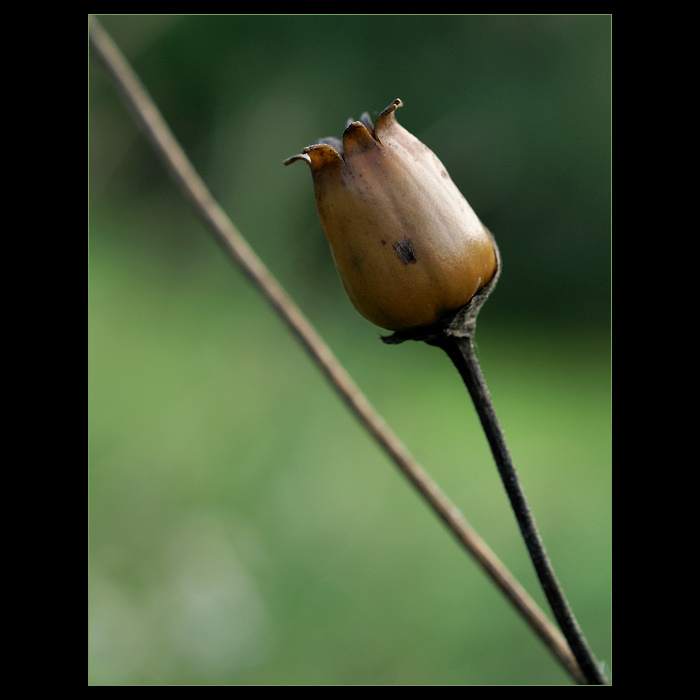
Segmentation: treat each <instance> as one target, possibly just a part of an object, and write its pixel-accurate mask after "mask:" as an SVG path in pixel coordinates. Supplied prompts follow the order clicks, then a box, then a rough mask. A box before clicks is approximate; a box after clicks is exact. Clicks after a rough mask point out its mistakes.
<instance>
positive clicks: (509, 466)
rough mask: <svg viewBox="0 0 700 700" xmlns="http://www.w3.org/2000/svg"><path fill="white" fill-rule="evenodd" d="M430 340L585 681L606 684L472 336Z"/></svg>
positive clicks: (606, 681)
mask: <svg viewBox="0 0 700 700" xmlns="http://www.w3.org/2000/svg"><path fill="white" fill-rule="evenodd" d="M431 344H433V345H438V346H439V347H441V348H442V349H443V350H444V351H445V352H446V353H447V355H448V356H449V357H450V359H451V360H452V362H453V363H454V365H455V366H456V368H457V370H458V371H459V373H460V375H461V376H462V379H463V380H464V383H465V384H466V386H467V389H468V390H469V394H470V396H471V398H472V401H473V402H474V406H475V407H476V410H477V413H478V414H479V419H480V420H481V425H482V427H483V429H484V432H485V433H486V437H487V439H488V442H489V445H490V446H491V451H492V452H493V456H494V458H495V460H496V465H497V466H498V471H499V473H500V475H501V479H502V481H503V485H504V486H505V489H506V493H507V494H508V498H509V499H510V503H511V506H512V508H513V511H514V512H515V517H516V519H517V521H518V525H519V527H520V531H521V532H522V535H523V539H524V540H525V544H526V546H527V549H528V552H529V554H530V558H531V559H532V563H533V564H534V567H535V571H536V572H537V576H538V578H539V580H540V584H541V585H542V588H543V590H544V593H545V595H546V596H547V600H548V601H549V604H550V606H551V608H552V612H553V613H554V616H555V618H556V620H557V622H558V623H559V627H560V628H561V631H562V633H563V634H564V637H565V638H566V640H567V642H568V644H569V646H570V648H571V651H572V652H573V654H574V657H575V658H576V661H577V662H578V664H579V667H580V668H581V671H582V673H583V674H584V676H585V678H586V681H587V682H588V683H589V684H591V685H607V684H608V680H607V678H606V677H605V676H604V675H603V674H602V673H601V671H600V668H599V667H598V664H597V662H596V660H595V658H594V656H593V654H592V653H591V650H590V649H589V647H588V644H587V642H586V639H585V637H584V636H583V633H582V632H581V629H580V628H579V626H578V623H577V622H576V619H575V617H574V615H573V613H572V612H571V609H570V608H569V604H568V603H567V601H566V598H565V597H564V593H563V591H562V590H561V587H560V586H559V583H558V582H557V579H556V576H555V575H554V570H553V569H552V565H551V563H550V561H549V557H548V556H547V553H546V551H545V548H544V545H543V543H542V538H541V537H540V534H539V532H538V530H537V526H536V524H535V519H534V517H533V516H532V513H531V511H530V507H529V506H528V503H527V500H526V499H525V494H524V492H523V489H522V486H521V484H520V479H519V477H518V474H517V472H516V471H515V466H514V465H513V460H512V458H511V455H510V450H509V449H508V445H507V444H506V440H505V436H504V435H503V430H502V429H501V425H500V422H499V420H498V417H497V415H496V411H495V409H494V406H493V402H492V400H491V396H490V394H489V391H488V388H487V386H486V382H485V380H484V377H483V374H482V372H481V367H480V365H479V361H478V359H477V357H476V354H475V352H474V345H473V342H472V338H471V337H452V336H448V335H443V336H442V337H441V338H440V339H439V340H434V341H433V342H432V343H431Z"/></svg>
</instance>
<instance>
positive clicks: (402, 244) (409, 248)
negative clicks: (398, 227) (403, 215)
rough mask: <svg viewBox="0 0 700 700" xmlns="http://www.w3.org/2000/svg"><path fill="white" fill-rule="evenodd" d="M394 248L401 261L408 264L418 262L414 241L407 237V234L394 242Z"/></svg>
mask: <svg viewBox="0 0 700 700" xmlns="http://www.w3.org/2000/svg"><path fill="white" fill-rule="evenodd" d="M394 250H395V251H396V254H397V255H398V256H399V258H400V259H401V261H402V262H404V263H405V264H406V265H408V263H416V262H418V259H417V258H416V253H415V251H414V250H413V242H412V241H411V239H410V238H406V236H404V237H403V238H402V239H401V240H400V241H396V243H394Z"/></svg>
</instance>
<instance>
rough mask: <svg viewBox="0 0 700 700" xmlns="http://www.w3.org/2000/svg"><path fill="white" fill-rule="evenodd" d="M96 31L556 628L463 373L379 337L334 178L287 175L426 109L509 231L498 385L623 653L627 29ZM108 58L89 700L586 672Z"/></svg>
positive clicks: (94, 128) (588, 622)
mask: <svg viewBox="0 0 700 700" xmlns="http://www.w3.org/2000/svg"><path fill="white" fill-rule="evenodd" d="M99 18H100V20H101V22H102V24H103V26H104V28H105V29H106V30H107V31H108V32H109V33H110V34H111V36H112V38H113V39H114V40H115V41H116V43H117V44H118V45H119V46H120V47H121V49H122V50H123V51H124V53H125V55H126V56H127V58H128V59H129V61H130V62H131V63H132V65H133V67H134V68H135V69H136V71H137V72H138V74H139V75H140V77H141V79H142V80H143V82H144V84H145V85H146V87H147V88H148V90H149V91H150V93H151V95H152V97H153V98H154V99H155V101H156V103H157V104H158V105H159V107H160V109H161V111H162V113H163V115H164V116H165V118H166V120H167V121H168V122H169V124H170V126H171V127H172V129H173V131H174V133H175V135H176V137H177V138H178V139H179V140H180V142H181V144H182V145H183V147H184V148H185V150H186V152H187V153H188V155H189V156H190V158H191V159H192V161H193V163H194V165H195V167H196V168H197V169H198V170H199V172H200V173H201V174H202V176H203V177H204V179H205V180H206V182H207V183H208V185H209V186H210V188H211V190H212V192H213V193H214V195H215V197H217V199H218V200H219V202H220V203H221V204H222V206H223V207H224V209H225V210H226V211H227V212H228V213H229V214H230V216H231V218H232V219H233V221H234V222H235V224H236V225H237V226H238V228H239V229H240V230H241V232H242V233H243V234H244V235H245V236H246V238H247V240H248V242H249V243H250V245H251V246H252V247H253V248H254V249H255V251H256V252H257V253H258V254H259V255H260V257H261V258H262V259H263V260H264V261H265V263H266V264H267V266H268V267H269V268H270V270H271V271H272V272H273V273H274V274H275V275H276V276H277V278H278V279H279V280H280V282H281V283H282V284H283V285H284V286H285V287H286V289H287V290H288V291H289V293H290V294H291V295H292V296H293V297H294V299H295V300H296V301H297V303H298V304H299V305H300V307H301V308H302V310H303V311H304V312H305V313H306V314H307V316H308V317H309V318H310V320H311V321H312V322H313V323H314V324H315V326H316V327H317V329H318V331H319V332H320V334H321V335H322V336H323V337H324V338H325V340H326V341H327V342H328V343H329V345H330V346H331V348H332V349H333V351H334V352H335V353H336V355H337V356H338V357H339V358H340V360H341V361H342V362H343V364H344V365H345V367H346V368H347V370H348V371H349V372H350V374H351V375H352V376H353V377H354V378H355V380H356V381H357V382H358V383H359V385H360V386H361V387H362V389H363V390H364V391H365V392H366V394H367V395H368V397H369V398H370V400H371V401H372V402H373V403H374V405H375V406H376V408H377V409H378V411H379V412H380V413H381V414H382V416H383V417H384V418H385V419H386V420H387V422H388V423H389V425H391V426H392V428H393V429H394V430H395V432H396V433H397V434H398V435H399V436H400V437H401V439H402V440H403V441H404V442H405V443H406V445H407V446H408V447H409V449H410V450H411V451H412V452H413V453H414V455H415V456H416V457H417V458H418V459H419V460H420V461H421V463H422V464H423V466H424V467H425V468H426V469H427V471H428V472H429V473H430V474H431V475H432V477H433V478H434V479H435V480H436V481H437V483H438V484H439V485H440V486H441V487H442V488H443V490H444V491H446V493H447V494H448V495H449V497H450V498H451V499H452V500H453V501H454V502H455V503H456V504H457V505H458V507H459V508H460V509H461V510H462V512H463V513H464V515H465V517H466V518H467V520H469V522H470V523H471V524H472V525H473V526H474V527H475V528H476V529H477V530H478V531H479V533H480V534H481V535H482V536H483V537H484V538H485V539H486V540H487V542H488V543H489V544H490V546H491V547H492V548H493V549H494V550H495V552H496V553H497V554H498V555H499V557H500V558H501V559H502V560H503V561H504V563H505V564H506V565H507V566H508V567H509V568H510V570H511V571H512V573H513V574H514V575H515V576H516V577H517V578H518V579H519V580H520V582H521V583H522V584H523V585H524V586H525V587H526V588H527V589H528V590H529V591H530V593H531V594H532V595H533V597H534V598H535V599H536V600H537V601H538V602H539V603H540V604H541V605H542V606H543V607H545V609H546V603H545V602H544V598H543V596H542V594H540V593H539V590H538V586H537V583H536V581H535V576H534V573H533V572H532V567H531V565H530V562H529V559H528V558H527V555H526V552H525V548H524V545H523V543H522V541H521V539H520V537H519V533H518V531H517V527H516V524H515V521H514V518H513V516H512V514H511V512H510V510H509V507H508V505H507V499H506V496H505V493H504V491H503V488H502V486H501V484H500V482H499V479H498V476H497V473H496V469H495V466H494V464H493V462H492V459H491V457H490V453H489V451H488V447H487V444H486V440H485V438H484V436H483V434H482V433H481V431H480V428H479V425H478V419H477V417H476V414H475V413H474V410H473V407H472V406H471V404H470V402H469V399H468V396H467V393H466V390H465V389H464V387H463V385H462V384H461V383H460V380H459V378H458V376H457V374H456V372H455V370H454V369H453V368H452V366H451V365H450V364H449V362H448V360H447V359H446V357H445V356H444V355H443V354H442V353H440V352H439V351H438V350H436V349H433V348H430V347H427V346H423V344H419V343H406V344H404V345H401V346H396V347H390V346H386V345H384V344H383V343H381V342H380V341H379V334H380V331H379V329H377V328H375V327H374V326H372V325H371V324H369V323H368V322H367V321H365V320H364V319H362V318H361V317H360V316H359V315H358V314H357V313H356V312H355V311H354V309H353V308H352V307H351V305H350V303H349V302H348V301H347V299H346V297H345V295H344V292H343V290H342V288H341V285H340V283H339V281H338V277H337V274H336V271H335V269H334V267H333V264H332V261H331V257H330V253H329V249H328V246H327V243H326V240H325V238H324V236H323V233H322V231H321V228H320V225H319V223H318V219H317V214H316V210H315V205H314V199H313V191H312V183H311V177H310V175H309V172H308V169H307V168H306V167H305V166H304V165H303V164H297V165H294V166H291V167H289V168H285V167H283V165H282V161H283V159H285V158H286V157H288V156H291V155H294V154H296V153H298V152H299V151H300V149H301V148H302V147H304V146H306V145H308V144H310V143H313V142H314V141H315V140H316V139H317V138H319V137H322V136H328V135H335V136H340V134H341V132H342V130H343V128H344V125H345V122H346V120H347V119H348V118H349V117H354V118H358V117H359V115H360V114H361V113H362V112H363V111H365V110H367V111H369V113H370V115H371V116H376V114H377V113H378V112H379V111H381V110H382V109H383V108H384V107H386V106H387V105H388V104H389V103H390V102H391V101H392V100H393V99H395V98H396V97H400V98H401V99H402V100H403V102H404V107H403V108H402V109H401V110H400V111H399V112H398V113H397V117H398V119H399V121H400V122H401V124H402V125H403V126H405V127H406V128H407V129H408V130H409V131H411V132H412V133H413V134H415V135H416V136H417V137H418V138H420V139H421V140H423V141H424V143H426V144H427V145H428V146H429V147H430V148H431V149H432V150H433V151H434V152H435V153H436V154H437V155H438V156H439V157H440V158H441V160H442V161H443V162H444V164H445V166H446V167H447V169H448V171H449V172H450V174H451V176H452V178H453V180H455V182H456V183H457V185H458V186H459V187H460V189H461V190H462V191H463V193H464V194H465V196H466V197H467V199H468V200H469V202H470V203H471V205H472V207H473V208H474V210H475V211H476V212H477V214H478V215H479V216H480V217H481V219H482V220H483V221H484V223H486V225H487V226H488V227H489V228H490V229H491V231H493V233H494V234H495V236H496V238H497V241H498V244H499V247H500V250H501V254H502V257H503V274H502V276H501V280H500V282H499V285H498V288H497V290H496V291H495V292H494V294H493V295H492V297H491V299H490V300H489V302H488V304H487V305H486V306H485V308H484V310H483V311H482V313H481V315H480V321H479V329H478V333H477V345H478V351H479V355H480V358H481V362H482V367H483V370H484V373H485V375H486V379H487V381H488V383H489V387H490V390H491V393H492V396H493V398H494V401H495V403H496V408H497V410H498V412H499V415H500V418H501V421H502V423H503V426H504V429H505V432H506V436H507V438H508V440H509V443H510V447H511V451H512V453H513V456H514V459H515V463H516V466H517V468H518V471H519V473H520V475H521V478H522V480H523V483H524V487H525V491H526V494H527V496H528V499H529V500H530V504H531V506H532V509H533V511H534V513H535V517H536V519H537V522H538V525H539V527H540V530H541V533H542V536H543V539H544V541H545V544H546V546H547V550H548V552H549V555H550V557H551V559H552V562H553V564H554V567H555V570H556V572H557V575H558V576H559V579H560V582H561V584H562V586H563V588H564V590H565V592H566V593H567V596H568V598H569V601H570V603H571V606H572V608H573V610H574V612H575V614H576V615H577V617H578V620H579V622H580V624H581V626H582V628H583V630H584V632H585V634H586V636H587V638H588V641H589V643H590V645H591V647H592V648H593V650H594V652H595V653H596V655H597V656H598V658H600V659H601V660H604V661H605V662H606V664H608V665H609V664H610V662H611V398H610V393H611V389H610V267H611V262H610V239H611V233H610V228H611V226H610V215H611V212H610V208H611V207H610V189H611V185H610V170H611V145H610V120H611V114H610V112H611V75H610V74H611V23H612V22H611V17H609V16H605V15H553V16H548V15H541V16H540V15H536V16H498V15H493V16H462V15H445V16H440V15H435V16H431V15H406V16H393V15H376V16H371V15H364V16H363V15H352V16H351V15H348V16H343V15H332V16H331V15H329V16H316V15H296V16H295V15H289V16H286V15H274V16H266V15H259V16H255V15H250V16H242V15H241V16H237V15H229V16H216V15H212V16H196V15H194V16H178V15H155V16H151V15H100V16H99ZM88 71H89V72H88V81H89V82H88V85H89V93H88V106H89V122H88V126H89V135H88V138H89V141H88V143H89V152H88V155H89V182H88V184H89V202H88V203H89V210H88V214H89V219H88V224H89V227H88V232H89V238H88V245H89V260H88V263H89V265H88V469H89V472H88V475H89V478H88V497H89V499H88V571H89V579H88V580H89V588H88V592H89V683H90V684H92V685H151V684H202V685H204V684H231V685H245V684H247V685H262V684H268V685H275V684H278V685H491V684H493V685H509V684H511V685H526V684H536V685H547V684H554V685H556V684H569V683H570V679H569V677H568V676H567V675H566V674H565V673H564V672H563V671H562V670H561V668H560V667H559V665H558V663H557V662H556V661H555V660H554V658H553V657H552V656H551V654H550V653H549V652H548V651H547V650H546V649H545V648H544V646H543V645H542V644H541V642H539V641H538V640H537V639H536V638H535V637H534V635H533V633H532V632H531V631H530V629H529V628H528V627H527V626H526V625H525V624H524V622H523V621H522V620H521V618H520V617H519V616H518V615H517V613H516V612H515V611H514V610H513V609H512V608H511V606H510V605H509V604H508V603H507V602H506V600H505V599H504V598H503V596H502V594H501V593H499V592H498V591H497V590H496V589H495V588H494V587H493V585H492V584H491V583H490V582H489V580H488V579H487V578H486V577H485V575H484V574H483V573H482V572H481V571H480V569H479V568H478V567H477V566H476V564H475V563H474V562H473V561H472V560H471V559H470V558H469V557H468V556H467V555H466V554H464V553H463V551H462V550H461V549H460V548H459V547H458V545H457V544H456V542H455V541H454V540H453V539H452V537H451V536H450V535H449V534H448V533H447V531H446V530H445V529H444V527H443V526H442V524H441V523H440V522H439V521H438V520H437V519H436V517H435V516H434V515H433V514H432V512H430V511H429V510H428V508H427V506H426V505H425V504H424V503H423V502H422V501H421V500H420V498H419V497H418V495H417V494H416V493H415V492H414V491H413V489H412V487H410V485H409V484H408V483H407V482H406V480H405V479H404V478H403V477H402V476H401V475H400V473H399V472H398V471H397V470H396V468H395V467H394V465H393V464H392V463H391V462H390V461H389V460H388V458H387V457H386V456H385V455H384V454H383V453H382V452H381V451H380V449H379V448H378V447H377V446H376V444H375V443H374V442H373V441H372V440H371V439H370V437H369V436H368V435H367V434H366V433H365V432H364V431H363V429H362V428H361V427H360V426H359V425H358V423H357V422H356V420H355V419H354V418H353V417H352V415H351V414H350V413H349V412H348V410H347V409H346V407H345V405H344V404H343V403H342V402H341V401H340V400H339V399H338V397H337V395H336V394H335V393H334V391H333V390H332V389H331V388H330V387H329V386H328V384H327V383H326V381H325V380H324V379H323V377H322V376H321V375H320V373H319V372H318V370H317V369H316V367H315V366H314V365H313V364H312V363H311V361H310V360H309V359H308V357H307V356H306V355H305V354H304V353H303V352H302V350H301V348H300V347H299V345H298V344H297V342H296V341H295V340H294V339H293V338H292V336H291V335H290V333H289V332H288V331H287V330H286V328H285V327H284V326H283V325H282V324H281V322H280V321H279V320H278V319H277V317H276V316H275V315H274V314H273V312H272V311H271V310H270V309H269V308H268V307H267V305H266V304H265V302H264V301H263V300H262V299H261V298H260V296H259V295H258V293H257V292H256V291H254V290H253V288H252V287H251V286H250V284H249V283H248V282H247V280H246V279H245V278H244V277H243V276H242V275H241V274H240V272H239V271H238V270H237V269H236V268H235V267H233V266H232V265H231V264H230V262H229V261H228V260H227V259H226V258H225V257H224V255H223V254H222V252H221V251H220V249H219V248H218V246H217V245H216V244H215V243H214V242H213V240H212V239H211V237H210V235H209V233H208V231H206V230H205V228H204V227H203V226H202V225H201V224H200V222H199V220H198V219H197V218H196V216H195V215H194V213H193V212H192V210H191V208H190V207H189V205H188V204H187V203H186V202H185V201H184V200H183V198H182V196H181V195H180V193H179V191H178V190H177V189H176V187H175V186H174V185H173V183H172V182H171V180H170V179H169V177H168V176H167V175H166V174H165V172H164V170H163V167H162V166H161V164H160V162H159V161H158V160H157V159H156V157H155V156H154V154H153V152H152V150H151V148H150V146H149V145H148V144H147V143H146V142H145V140H144V138H143V137H142V136H141V134H140V132H139V131H138V129H137V127H136V126H135V124H134V122H133V120H132V118H131V117H130V116H129V114H128V113H127V112H126V110H125V109H124V106H123V104H122V103H121V101H120V98H119V97H118V96H117V95H116V93H115V90H114V89H113V87H112V85H111V83H110V82H109V81H108V79H107V78H106V75H105V73H104V71H103V69H102V67H101V65H100V64H99V63H98V61H97V60H95V58H94V57H93V56H90V57H89V60H88ZM608 670H609V666H608Z"/></svg>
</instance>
